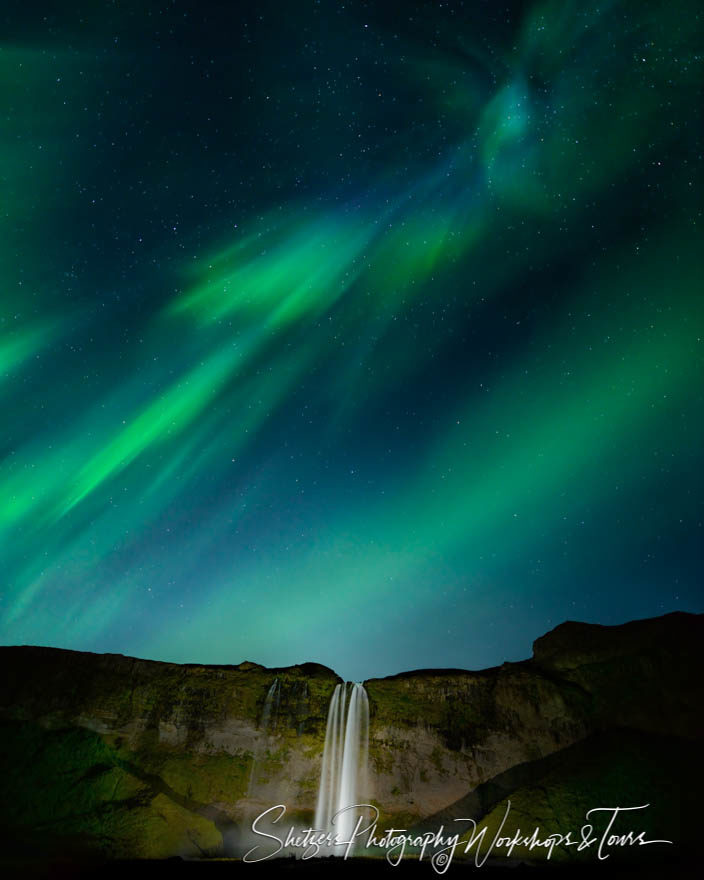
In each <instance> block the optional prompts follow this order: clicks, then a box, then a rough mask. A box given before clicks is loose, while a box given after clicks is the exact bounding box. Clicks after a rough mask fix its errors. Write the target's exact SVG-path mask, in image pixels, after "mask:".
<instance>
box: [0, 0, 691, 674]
mask: <svg viewBox="0 0 704 880" xmlns="http://www.w3.org/2000/svg"><path fill="white" fill-rule="evenodd" d="M296 5H297V7H298V8H297V11H296V15H295V16H292V17H289V18H285V17H282V15H281V5H280V3H277V2H274V0H270V2H256V3H255V2H252V3H238V4H233V5H232V6H228V5H227V4H225V5H224V6H223V4H210V3H207V2H206V3H198V4H196V3H186V2H184V3H181V2H176V3H173V4H170V3H152V4H149V3H148V4H144V3H137V2H134V3H130V2H128V3H123V4H120V5H119V7H115V8H110V10H109V12H106V10H105V9H103V8H101V9H98V8H97V7H94V5H93V4H89V3H84V4H82V3H77V4H65V5H64V6H62V7H61V10H60V11H57V9H56V8H54V7H52V6H50V5H47V7H46V9H44V8H43V5H42V4H41V3H40V4H38V5H37V4H30V8H27V4H20V3H11V4H10V5H9V6H8V7H6V8H4V9H3V13H2V20H3V25H4V26H3V29H2V33H3V35H4V36H3V38H2V42H0V72H1V73H2V81H1V83H0V103H1V104H2V118H3V129H2V133H1V134H0V175H1V178H2V184H3V192H4V197H3V210H2V212H1V214H0V232H1V233H2V236H1V238H0V280H1V282H2V288H1V289H2V294H1V296H0V405H1V406H2V412H3V419H2V426H3V427H2V434H1V435H0V436H1V454H2V458H1V459H0V560H1V564H0V571H1V572H2V574H1V575H0V577H1V578H2V581H1V584H0V586H1V596H0V641H2V642H3V643H6V644H18V643H32V644H43V645H55V646H58V647H64V648H74V649H80V650H91V651H113V652H120V653H125V654H134V655H137V656H141V657H150V658H154V659H164V660H175V661H180V662H212V663H238V662H240V661H241V660H244V659H249V660H254V661H256V662H259V663H263V664H266V665H270V666H280V665H286V664H290V663H295V662H302V661H306V660H314V661H318V662H321V663H325V664H326V665H329V666H331V667H333V668H334V669H336V671H338V672H339V673H340V674H341V675H343V676H345V677H346V678H354V679H358V680H359V679H363V678H367V677H371V676H376V675H384V674H390V673H393V672H397V671H400V670H403V669H409V668H417V667H432V666H436V667H443V666H452V667H469V668H476V667H482V666H488V665H493V664H496V663H500V662H502V661H503V660H506V659H508V660H516V659H521V658H523V657H526V656H528V655H529V653H530V644H531V642H532V640H533V639H534V638H536V637H537V636H538V635H540V634H542V633H543V632H544V631H545V630H547V629H549V628H550V627H552V626H555V625H556V624H558V623H560V622H561V621H563V620H565V619H580V620H589V621H595V622H600V623H618V622H622V621H624V620H628V619H632V618H638V617H646V616H651V615H656V614H661V613H665V612H668V611H673V610H677V609H680V610H687V611H702V610H704V608H703V607H702V606H703V601H702V592H701V586H700V583H701V562H702V559H701V550H700V549H699V548H700V546H701V544H702V534H701V532H702V494H703V493H702V489H703V486H702V477H701V472H702V471H701V439H702V429H703V427H704V419H703V407H702V382H701V377H702V333H703V330H704V322H703V317H704V315H703V311H704V309H703V306H702V297H701V289H702V279H703V276H704V272H703V269H704V266H703V265H702V241H701V224H702V209H701V205H702V197H701V184H702V171H701V162H702V158H701V157H702V133H703V131H702V118H701V106H702V102H701V95H700V91H701V84H702V58H701V48H700V47H701V45H702V28H701V13H700V12H699V9H698V4H695V3H691V2H685V0H676V2H674V3H667V4H665V3H662V4H661V3H653V4H647V5H646V4H642V3H636V2H628V3H626V2H607V3H603V2H602V3H592V2H580V3H576V2H575V3H565V2H516V3H509V4H508V5H504V6H499V5H497V4H495V3H491V2H480V0H477V2H467V3H462V2H446V3H442V4H441V3H428V2H410V3H409V2H404V3H399V4H396V3H388V4H375V3H370V2H363V0H352V2H348V3H345V4H340V3H337V2H333V0H321V2H315V0H301V2H300V3H297V4H296Z"/></svg>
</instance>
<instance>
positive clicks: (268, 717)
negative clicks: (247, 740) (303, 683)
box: [247, 678, 281, 797]
mask: <svg viewBox="0 0 704 880" xmlns="http://www.w3.org/2000/svg"><path fill="white" fill-rule="evenodd" d="M280 702H281V682H280V681H279V679H278V678H275V679H274V681H273V682H272V683H271V686H270V688H269V690H268V691H267V692H266V697H265V698H264V707H263V708H262V715H261V718H260V719H259V724H258V725H257V727H258V728H259V730H260V731H261V732H262V736H260V737H259V739H258V740H257V743H256V745H255V746H254V750H253V752H252V766H251V767H250V769H249V782H248V783H247V797H252V795H253V794H254V793H255V789H256V780H255V774H256V770H257V763H258V762H259V759H260V757H261V754H262V750H263V749H264V746H265V740H264V737H266V735H267V733H268V732H269V728H270V727H271V728H272V729H275V728H276V722H277V721H278V718H279V703H280Z"/></svg>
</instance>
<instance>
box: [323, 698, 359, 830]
mask: <svg viewBox="0 0 704 880" xmlns="http://www.w3.org/2000/svg"><path fill="white" fill-rule="evenodd" d="M368 746H369V701H368V700H367V692H366V691H365V690H364V686H363V685H361V684H356V683H351V682H348V683H347V684H338V685H337V686H336V687H335V691H334V693H333V695H332V699H331V700H330V707H329V709H328V722H327V728H326V730H325V747H324V750H323V766H322V769H321V773H320V788H319V790H318V803H317V806H316V809H315V827H316V829H319V830H320V831H333V832H335V833H336V834H338V835H339V838H340V840H349V838H350V836H351V834H352V832H353V831H354V827H355V824H356V822H357V819H358V815H359V814H358V813H355V811H354V810H349V811H348V812H346V813H343V814H342V815H341V816H339V817H338V818H337V819H335V821H334V823H332V819H333V816H334V815H335V813H337V812H338V810H342V809H344V808H345V807H350V806H354V805H355V804H358V803H360V802H362V801H363V800H364V799H365V798H366V797H367V795H368V793H367V753H368Z"/></svg>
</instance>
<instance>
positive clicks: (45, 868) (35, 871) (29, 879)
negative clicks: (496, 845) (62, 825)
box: [0, 855, 701, 880]
mask: <svg viewBox="0 0 704 880" xmlns="http://www.w3.org/2000/svg"><path fill="white" fill-rule="evenodd" d="M700 872H701V865H700V863H699V862H698V860H696V859H695V857H694V856H693V855H692V856H683V857H680V858H678V859H669V860H667V861H661V860H658V859H651V860H648V861H647V862H639V863H625V862H621V863H619V862H617V861H616V860H615V859H609V860H608V861H603V862H598V861H596V860H595V861H594V862H589V863H585V864H577V865H575V864H572V865H559V864H550V863H548V864H545V863H538V864H526V863H513V864H509V865H507V864H505V863H504V864H501V863H496V862H494V863H491V862H487V863H485V864H484V865H483V866H482V867H481V868H477V867H476V866H475V865H474V864H472V863H471V862H466V861H461V860H455V861H453V863H452V864H451V865H450V866H449V868H448V870H447V871H446V874H445V875H441V874H440V873H439V872H436V871H434V870H433V867H432V866H431V865H430V863H429V862H427V861H423V862H419V861H418V860H417V859H414V858H411V857H408V858H406V859H404V860H403V861H402V862H401V864H400V865H398V866H396V867H394V866H392V865H390V864H388V863H386V862H385V861H384V860H383V859H376V858H374V859H369V858H367V859H364V858H355V859H348V860H344V859H338V858H319V859H310V860H308V861H305V862H302V861H299V860H296V859H274V860H271V861H266V862H262V863H259V864H245V863H243V862H241V861H239V860H236V859H221V860H207V861H184V860H182V859H179V858H174V859H164V860H161V861H150V860H134V861H132V860H130V861H111V862H92V863H88V862H82V863H76V862H69V861H61V860H54V861H51V862H46V861H41V862H40V861H36V860H32V859H12V860H3V859H0V877H2V878H3V880H5V878H7V880H12V878H15V877H17V878H26V880H39V878H50V880H54V878H55V880H62V878H66V880H69V878H86V880H88V878H91V880H93V878H95V880H97V878H101V880H102V878H105V880H117V878H120V880H137V878H141V877H148V878H151V880H167V878H168V880H171V878H177V880H178V878H184V880H191V878H193V880H200V878H205V880H209V878H213V880H221V878H226V877H236V878H238V880H246V878H247V877H248V876H253V877H255V878H262V877H264V876H273V877H278V876H280V877H282V878H284V880H286V878H288V877H291V878H293V877H294V876H295V877H301V878H303V877H305V876H309V877H313V878H315V880H318V878H323V877H344V878H357V877H359V878H361V880H369V878H372V880H373V878H376V877H380V878H381V877H383V878H387V880H395V878H396V880H404V878H409V877H410V878H412V880H420V878H421V877H424V878H427V880H432V878H434V877H439V876H447V875H451V876H452V877H454V878H455V880H459V878H460V877H461V876H463V875H464V876H467V875H469V876H471V877H474V878H477V880H481V878H482V877H487V878H489V880H492V878H507V880H519V878H520V880H532V878H535V880H543V878H546V880H563V878H565V880H566V878H575V880H588V878H591V877H594V878H605V880H612V878H626V880H636V878H650V877H659V878H663V880H671V878H695V877H700V876H701V873H700Z"/></svg>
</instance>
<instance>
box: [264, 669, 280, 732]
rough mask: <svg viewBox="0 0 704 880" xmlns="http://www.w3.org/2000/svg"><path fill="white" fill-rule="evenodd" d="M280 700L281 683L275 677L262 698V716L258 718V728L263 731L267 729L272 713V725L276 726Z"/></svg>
mask: <svg viewBox="0 0 704 880" xmlns="http://www.w3.org/2000/svg"><path fill="white" fill-rule="evenodd" d="M280 701H281V683H280V682H279V679H278V678H275V679H274V681H273V683H272V685H271V687H270V688H269V690H268V691H267V693H266V697H265V699H264V708H263V709H262V717H261V719H260V720H259V728H260V729H261V730H263V731H264V732H265V733H266V731H267V730H268V729H269V722H270V721H271V718H272V714H273V717H274V727H276V721H277V719H278V714H279V702H280Z"/></svg>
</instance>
